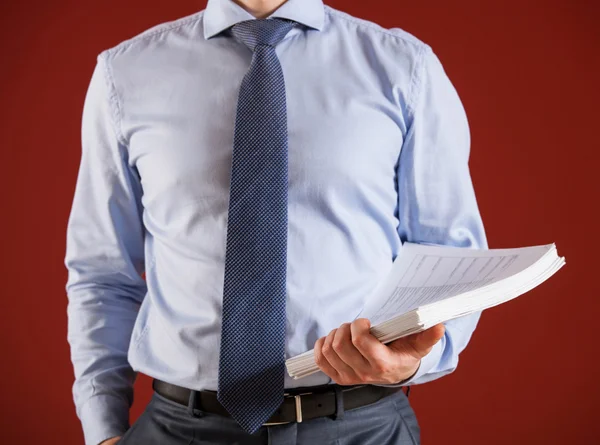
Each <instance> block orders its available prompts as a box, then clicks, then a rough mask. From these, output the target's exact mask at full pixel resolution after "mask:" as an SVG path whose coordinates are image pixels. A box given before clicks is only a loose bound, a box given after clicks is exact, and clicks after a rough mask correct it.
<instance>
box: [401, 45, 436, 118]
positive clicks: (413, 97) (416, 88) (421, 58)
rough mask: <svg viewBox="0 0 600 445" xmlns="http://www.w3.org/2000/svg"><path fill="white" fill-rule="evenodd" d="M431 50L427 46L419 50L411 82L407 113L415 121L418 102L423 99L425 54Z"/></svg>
mask: <svg viewBox="0 0 600 445" xmlns="http://www.w3.org/2000/svg"><path fill="white" fill-rule="evenodd" d="M430 49H431V47H430V46H428V45H425V46H423V47H421V49H420V50H419V54H418V56H417V63H415V65H414V67H413V70H412V73H411V76H410V77H411V80H410V90H409V93H408V99H407V101H406V111H407V114H408V118H409V119H413V118H414V116H415V113H416V107H417V102H418V100H419V98H420V97H421V92H422V91H423V77H424V73H425V54H426V53H428V52H429V50H430Z"/></svg>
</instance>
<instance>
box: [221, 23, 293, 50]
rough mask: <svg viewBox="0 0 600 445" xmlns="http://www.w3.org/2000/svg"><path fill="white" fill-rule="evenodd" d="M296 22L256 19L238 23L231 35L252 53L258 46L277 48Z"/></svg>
mask: <svg viewBox="0 0 600 445" xmlns="http://www.w3.org/2000/svg"><path fill="white" fill-rule="evenodd" d="M295 24H296V22H294V21H291V20H287V19H275V18H273V19H254V20H245V21H243V22H239V23H236V24H235V25H233V27H232V28H231V33H232V34H233V37H235V39H236V40H239V41H240V42H242V43H244V44H245V45H246V46H247V47H248V48H250V50H251V51H254V48H255V47H256V46H258V45H268V46H273V47H275V46H276V45H277V44H278V43H279V42H280V41H281V40H282V39H283V38H284V37H285V36H286V34H287V33H288V32H289V31H290V29H292V28H293V27H294V25H295Z"/></svg>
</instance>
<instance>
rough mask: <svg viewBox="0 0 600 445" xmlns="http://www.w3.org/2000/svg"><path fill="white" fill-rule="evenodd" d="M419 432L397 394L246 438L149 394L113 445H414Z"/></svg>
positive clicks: (213, 418)
mask: <svg viewBox="0 0 600 445" xmlns="http://www.w3.org/2000/svg"><path fill="white" fill-rule="evenodd" d="M420 443H421V442H420V428H419V424H418V422H417V418H416V416H415V413H414V411H413V409H412V407H411V406H410V404H409V402H408V398H407V397H406V395H405V394H404V392H403V391H398V392H397V393H394V394H392V395H390V396H386V397H384V398H383V399H381V400H379V401H377V402H375V403H373V404H371V405H366V406H362V407H360V408H355V409H352V410H347V411H345V412H344V413H343V416H342V417H341V418H338V419H335V420H334V419H333V418H330V417H320V418H316V419H312V420H308V421H303V422H301V423H296V422H292V423H288V424H282V425H273V426H263V427H261V428H260V429H259V430H258V431H257V432H256V433H254V434H248V433H247V432H245V431H244V430H242V429H241V428H240V426H239V425H238V424H237V423H236V422H235V420H233V419H231V418H228V417H223V416H220V415H218V414H212V413H207V412H204V411H200V410H197V409H194V415H191V414H190V411H189V410H188V408H187V407H185V406H183V405H180V404H178V403H176V402H173V401H171V400H169V399H167V398H165V397H163V396H161V395H160V394H158V393H157V392H154V393H153V395H152V399H151V400H150V403H148V405H147V406H146V408H145V410H144V412H143V413H142V414H141V416H140V417H138V419H137V420H136V421H135V422H134V423H133V425H132V426H131V428H129V429H128V430H127V432H126V433H125V435H124V436H123V438H122V439H120V440H119V441H117V444H118V445H419V444H420Z"/></svg>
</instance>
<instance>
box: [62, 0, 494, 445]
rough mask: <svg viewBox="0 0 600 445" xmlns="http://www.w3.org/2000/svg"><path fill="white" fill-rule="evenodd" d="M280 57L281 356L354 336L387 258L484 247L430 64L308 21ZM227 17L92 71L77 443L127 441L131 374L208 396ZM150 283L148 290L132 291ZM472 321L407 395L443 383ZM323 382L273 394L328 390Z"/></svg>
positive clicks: (343, 27)
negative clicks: (353, 324) (348, 327)
mask: <svg viewBox="0 0 600 445" xmlns="http://www.w3.org/2000/svg"><path fill="white" fill-rule="evenodd" d="M271 16H272V17H285V18H289V19H293V20H296V21H298V22H300V23H302V24H303V25H305V26H303V27H299V28H295V29H293V30H292V31H291V32H290V33H289V34H288V35H287V36H286V38H285V39H284V40H283V41H282V42H281V43H280V44H278V45H277V47H276V51H277V55H278V57H279V60H280V61H281V65H282V68H283V72H284V76H285V83H286V94H287V105H288V133H289V211H288V212H289V233H288V243H289V244H288V263H287V325H286V329H287V333H286V357H287V358H289V357H292V356H294V355H296V354H300V353H302V352H304V351H306V350H308V349H311V348H312V347H313V346H314V343H315V341H316V340H317V339H318V338H319V337H321V336H325V335H327V333H329V331H330V330H332V329H334V328H336V327H338V326H339V325H340V324H342V323H344V322H347V321H351V320H353V319H354V317H355V316H356V315H357V314H358V313H359V311H360V310H361V308H362V306H363V304H364V302H365V299H366V298H367V297H368V295H369V293H370V292H371V291H372V290H373V288H374V287H375V286H376V285H377V283H379V282H380V281H381V280H383V279H384V277H385V276H386V274H387V273H388V271H389V270H390V267H391V264H392V261H393V260H394V258H395V257H396V256H397V255H398V253H399V252H400V251H401V249H402V242H404V241H411V242H415V243H428V244H441V245H452V246H462V247H477V248H487V242H486V238H485V234H484V228H483V224H482V221H481V218H480V214H479V211H478V206H477V203H476V198H475V193H474V190H473V186H472V182H471V178H470V173H469V167H468V158H469V150H470V135H469V127H468V123H467V118H466V115H465V110H464V108H463V106H462V104H461V101H460V99H459V96H458V94H457V91H456V90H455V88H454V87H453V85H452V83H451V82H450V80H449V78H448V76H447V75H446V73H445V71H444V69H443V67H442V65H441V63H440V60H439V59H438V57H437V56H436V54H435V53H434V52H433V51H432V49H431V47H430V46H429V45H428V44H426V43H424V42H422V41H421V40H419V39H418V38H416V37H415V36H413V35H411V34H409V33H407V32H406V31H403V30H402V29H400V28H392V29H385V28H383V27H381V26H379V25H377V24H375V23H372V22H369V21H366V20H362V19H359V18H356V17H353V16H351V15H349V14H347V13H344V12H341V11H339V10H336V9H333V8H331V7H329V6H326V5H323V3H322V2H321V0H289V1H288V2H286V3H284V4H283V5H282V6H281V7H280V8H279V9H278V10H277V11H275V12H274V13H273V14H272V15H271ZM248 19H254V17H253V16H252V15H251V14H249V13H248V12H247V11H245V10H244V9H243V8H242V7H240V6H238V5H237V4H236V3H234V2H233V1H231V0H210V1H209V2H208V5H207V7H206V9H205V10H202V11H199V12H197V13H195V14H193V15H190V16H187V17H183V18H181V19H178V20H175V21H172V22H168V23H163V24H160V25H157V26H155V27H153V28H151V29H149V30H147V31H145V32H143V33H141V34H140V35H137V36H135V37H133V38H131V39H129V40H126V41H123V42H121V43H120V44H119V45H117V46H115V47H113V48H110V49H107V50H105V51H103V52H101V53H100V54H99V55H98V58H97V64H96V66H95V69H94V71H93V74H92V76H91V81H90V84H89V89H88V91H87V95H86V98H85V104H84V107H83V115H82V156H81V164H80V166H79V173H78V176H77V182H76V188H75V193H74V199H73V204H72V209H71V213H70V216H69V220H68V227H67V240H66V241H67V242H66V257H65V265H66V267H67V270H68V282H67V285H66V290H67V294H68V341H69V344H70V347H71V358H72V361H73V365H74V371H75V382H74V385H73V396H74V401H75V406H76V408H77V414H78V416H79V418H80V419H81V421H82V425H83V430H84V435H85V443H86V444H87V445H97V444H98V443H99V442H101V441H103V440H105V439H107V438H109V437H112V436H116V435H120V434H123V433H124V432H125V430H126V429H127V428H128V427H129V420H128V413H129V411H128V410H129V407H130V404H131V403H132V398H133V383H134V380H135V378H136V375H137V374H136V373H137V371H140V372H143V373H144V374H147V375H149V376H151V377H155V378H159V379H161V380H164V381H167V382H171V383H174V384H177V385H181V386H184V387H188V388H193V389H197V390H201V389H210V390H216V389H217V371H218V363H219V360H218V359H219V342H220V315H221V303H222V290H223V275H224V259H225V240H226V228H227V211H228V201H229V180H230V168H231V157H232V147H233V134H234V131H233V128H234V120H235V111H236V104H237V97H238V91H239V87H240V83H241V81H242V78H243V76H244V74H245V73H246V71H247V69H248V67H249V65H250V61H251V58H252V53H251V52H250V50H248V48H246V47H245V46H244V45H242V44H240V43H239V42H236V41H235V40H234V39H233V38H230V37H227V36H225V35H223V34H220V31H223V30H224V29H225V28H227V27H229V26H231V25H233V24H235V23H237V22H239V21H242V20H248ZM144 272H145V279H144V278H143V275H142V274H143V273H144ZM479 316H480V313H478V314H475V315H470V316H467V317H462V318H459V319H455V320H452V321H449V322H447V323H446V334H445V336H444V337H443V338H442V339H441V340H440V341H439V342H438V343H437V344H436V346H435V347H434V348H433V349H432V351H431V352H430V353H429V354H428V355H427V356H426V357H425V358H424V359H423V361H422V363H421V366H420V368H419V370H418V372H417V374H416V375H415V376H414V377H413V378H412V379H411V380H410V382H409V383H410V384H418V383H424V382H427V381H430V380H433V379H437V378H439V377H441V376H443V375H445V374H448V373H450V372H452V371H453V370H454V369H455V368H456V366H457V362H458V354H459V353H460V352H461V351H462V350H463V349H464V348H465V346H466V345H467V343H468V341H469V339H470V336H471V334H472V332H473V330H474V329H475V327H476V325H477V322H478V319H479ZM329 382H330V379H329V378H328V377H327V376H326V375H325V374H323V373H322V372H319V373H317V374H314V375H312V376H309V377H306V378H304V379H301V380H292V379H291V378H290V377H289V376H286V387H288V388H289V387H296V386H311V385H319V384H324V383H329Z"/></svg>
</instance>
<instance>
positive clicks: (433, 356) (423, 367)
mask: <svg viewBox="0 0 600 445" xmlns="http://www.w3.org/2000/svg"><path fill="white" fill-rule="evenodd" d="M443 348H444V338H443V337H442V339H440V340H439V341H438V342H437V343H436V344H435V345H433V348H431V351H429V353H428V354H427V355H426V356H425V357H423V358H422V359H421V364H420V365H419V369H417V372H415V373H414V374H413V375H412V377H410V378H408V379H407V380H403V381H401V382H399V383H392V384H388V385H385V384H374V386H386V387H390V388H394V387H398V386H407V385H412V384H413V383H414V382H415V381H416V380H417V379H419V378H421V377H423V376H424V375H425V374H427V373H429V372H430V371H431V370H432V369H433V368H435V367H436V366H437V364H438V363H439V362H440V359H441V357H442V352H443Z"/></svg>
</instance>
